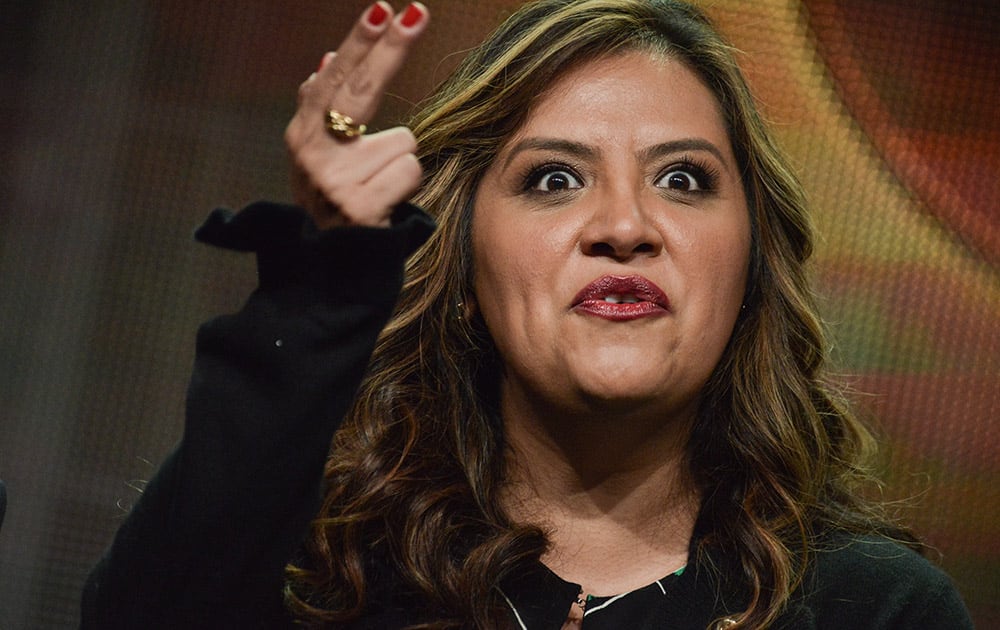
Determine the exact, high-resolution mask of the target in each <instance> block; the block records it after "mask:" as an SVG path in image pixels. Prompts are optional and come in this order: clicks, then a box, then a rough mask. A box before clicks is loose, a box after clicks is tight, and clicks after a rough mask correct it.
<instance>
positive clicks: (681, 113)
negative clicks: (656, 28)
mask: <svg viewBox="0 0 1000 630" xmlns="http://www.w3.org/2000/svg"><path fill="white" fill-rule="evenodd" d="M539 134H542V135H559V136H564V137H573V138H577V139H580V140H585V141H591V142H595V143H602V142H614V141H619V140H629V141H636V140H640V139H642V138H643V137H648V136H650V135H654V136H662V135H669V136H679V137H680V136H683V137H688V136H701V137H705V138H707V139H710V140H712V141H713V142H717V143H719V144H720V145H728V144H729V143H728V134H727V131H726V125H725V121H724V118H723V116H722V111H721V107H720V105H719V102H718V100H717V99H716V98H715V95H714V94H713V93H712V92H711V91H710V90H709V89H708V88H707V87H706V86H705V84H704V83H703V82H702V80H701V79H700V78H699V77H698V75H697V74H695V73H694V72H693V71H691V70H690V69H689V68H688V67H687V66H686V65H685V64H684V63H683V62H681V61H678V60H677V59H675V58H673V57H670V56H666V55H662V54H656V53H649V52H645V51H629V52H623V53H618V54H614V55H610V56H605V57H600V58H597V59H594V60H591V61H587V62H584V63H581V64H579V65H576V66H573V67H571V68H570V69H569V70H568V71H566V72H565V73H564V74H563V75H562V76H560V77H558V78H557V79H556V81H555V82H554V83H553V84H552V85H551V87H549V89H547V90H546V91H545V92H544V93H543V94H541V95H540V96H539V97H538V98H537V99H536V100H535V101H534V103H533V104H532V108H531V111H530V112H529V113H528V116H527V118H526V119H525V121H524V124H523V125H522V126H521V128H520V129H519V130H518V132H516V133H515V134H514V138H512V139H516V138H520V137H525V136H531V135H539Z"/></svg>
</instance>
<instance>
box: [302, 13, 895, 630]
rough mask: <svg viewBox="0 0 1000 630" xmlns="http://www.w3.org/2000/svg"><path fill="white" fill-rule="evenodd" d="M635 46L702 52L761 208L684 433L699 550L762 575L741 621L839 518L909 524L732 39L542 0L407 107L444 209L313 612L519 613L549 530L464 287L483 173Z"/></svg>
mask: <svg viewBox="0 0 1000 630" xmlns="http://www.w3.org/2000/svg"><path fill="white" fill-rule="evenodd" d="M635 50H639V51H648V52H649V53H651V54H656V55H666V56H667V57H669V58H671V59H674V60H677V61H680V62H681V63H684V64H685V65H686V66H687V67H688V68H689V69H690V70H692V71H693V72H694V73H695V74H696V75H697V76H699V77H700V79H701V80H702V81H703V82H704V84H705V85H706V86H707V87H708V88H709V89H710V90H711V91H712V93H713V94H714V95H715V98H716V99H717V100H718V102H719V104H720V108H721V111H722V112H723V116H724V119H725V123H726V125H727V127H728V132H729V139H730V141H731V143H732V148H733V152H734V155H735V157H736V160H737V163H738V165H739V166H740V168H741V171H742V180H743V186H744V188H745V193H746V198H747V201H748V207H749V212H750V215H751V216H750V219H751V230H752V245H751V259H750V273H749V279H748V283H747V289H746V296H745V309H744V311H743V312H742V314H741V316H740V317H739V319H738V321H737V322H736V325H735V327H734V330H733V333H732V337H731V339H730V341H729V344H728V346H727V348H726V350H725V351H724V354H723V356H722V358H721V360H720V361H719V364H718V365H717V366H716V368H715V370H714V372H713V374H712V376H711V378H710V380H709V382H708V384H707V386H706V388H705V391H704V394H703V403H702V406H701V409H700V412H699V415H698V418H697V420H696V423H695V426H694V428H693V431H692V435H691V437H690V441H689V444H688V447H687V456H688V466H689V468H690V470H691V472H692V475H693V478H694V480H695V482H696V483H697V485H698V487H699V489H700V491H701V493H702V497H703V501H702V506H701V512H700V515H699V519H698V525H697V526H696V529H697V532H698V547H697V553H698V554H705V553H710V552H713V557H726V558H731V559H732V561H733V563H732V568H731V569H730V570H729V573H734V572H735V573H736V575H731V576H729V577H728V578H727V579H734V580H736V581H738V582H739V583H740V584H742V585H743V588H744V589H745V590H746V591H747V592H748V593H750V599H749V604H748V606H747V607H746V610H744V611H743V612H742V613H741V614H739V615H737V616H736V617H735V621H736V622H737V626H736V627H741V628H763V627H766V626H767V625H769V623H771V622H773V621H774V619H775V618H776V617H777V616H778V615H779V614H780V613H781V611H782V608H783V606H784V605H785V604H786V603H787V602H788V600H789V597H790V596H791V593H792V592H793V591H794V589H795V588H796V587H797V585H798V584H799V583H800V581H801V579H802V577H803V572H804V571H805V569H806V567H807V566H808V562H809V557H810V553H811V552H814V551H815V550H816V548H817V546H818V544H819V543H818V542H817V541H818V540H819V534H821V533H822V532H824V531H828V530H830V529H831V528H836V529H847V530H850V531H855V532H872V531H879V532H887V533H893V534H896V533H899V532H898V531H897V530H895V529H893V528H892V526H891V525H889V523H888V521H887V519H885V518H884V516H883V514H882V511H881V510H880V508H879V506H878V504H877V503H876V502H869V501H868V500H866V499H865V498H864V493H863V492H862V489H863V488H865V487H866V486H869V485H870V484H871V483H872V481H873V479H872V477H871V475H870V473H869V470H868V468H867V462H868V461H869V459H870V456H871V455H872V454H873V451H874V440H873V439H872V437H871V435H870V434H869V432H868V431H867V430H866V429H865V428H864V427H863V426H862V424H861V423H860V422H858V420H857V419H856V418H855V416H854V415H852V413H851V411H850V410H849V407H848V406H847V405H846V404H845V403H844V402H843V400H842V398H841V396H840V395H839V394H838V390H837V388H836V387H834V386H832V385H830V384H829V383H828V382H827V379H826V378H825V376H824V359H825V356H826V352H827V345H826V342H825V340H824V336H823V332H822V328H821V325H820V322H819V320H818V317H817V315H816V309H815V307H814V305H813V300H812V295H811V292H810V287H809V283H808V281H807V277H806V272H805V263H806V260H807V259H808V258H809V256H810V253H811V250H812V240H811V230H810V223H809V220H808V216H807V213H806V203H805V200H804V195H803V192H802V189H801V186H800V185H799V183H798V181H797V180H796V178H795V176H794V175H793V173H792V172H791V170H790V169H789V167H788V165H787V162H786V160H785V158H784V157H783V156H782V154H781V152H780V151H779V150H778V149H777V148H776V146H775V144H774V142H773V141H772V138H771V136H770V134H769V131H768V129H767V128H766V126H765V125H764V124H763V123H762V121H761V118H760V116H759V114H758V112H757V110H756V107H755V104H754V100H753V97H752V95H751V94H750V91H749V89H748V87H747V85H746V82H745V80H744V78H743V76H742V74H741V72H740V70H739V68H738V66H737V64H736V61H735V58H734V54H733V50H732V49H731V47H730V46H729V45H728V44H726V42H725V41H724V40H723V39H722V38H721V37H720V35H719V34H718V33H717V31H716V30H715V29H714V28H713V27H712V25H711V23H710V22H709V20H708V19H707V18H706V17H705V16H704V15H703V14H702V13H701V12H700V11H699V10H697V9H695V8H693V7H692V6H690V5H688V4H685V3H682V2H677V1H675V0H540V1H538V2H532V3H530V4H527V5H525V6H523V7H522V8H521V9H520V10H518V11H517V12H515V13H514V14H513V15H512V16H511V17H510V18H509V19H507V20H506V21H505V22H504V23H503V25H501V26H500V27H499V29H498V30H497V31H495V32H494V33H493V34H492V35H491V36H490V37H489V38H488V39H487V40H486V41H485V43H483V44H482V45H481V46H479V47H478V48H476V49H475V50H473V51H472V52H471V54H469V55H468V57H467V58H466V59H465V61H464V62H463V63H462V64H461V65H460V67H459V68H458V69H457V70H456V71H455V72H454V73H453V75H452V76H451V77H450V78H449V79H448V80H447V81H446V82H445V83H444V84H443V85H442V86H440V88H439V89H438V90H437V91H436V92H435V94H434V95H433V96H432V97H430V98H429V99H428V101H427V102H426V104H425V105H424V107H423V109H422V111H420V112H419V113H418V114H417V115H416V116H415V117H414V119H413V121H412V123H411V127H412V129H413V130H414V133H415V134H416V136H417V139H418V143H419V147H420V149H419V151H420V155H419V157H420V159H421V162H422V164H423V166H424V169H425V181H424V184H423V186H422V188H421V191H420V193H419V194H418V196H417V197H416V199H415V201H416V202H417V203H419V204H420V205H422V206H423V207H425V208H426V209H427V210H428V212H429V213H431V214H432V215H433V216H434V217H435V218H436V219H437V221H438V224H439V229H438V230H437V232H436V233H435V234H434V235H433V236H432V237H431V239H430V240H429V241H428V242H427V244H426V245H425V246H424V247H423V248H421V249H420V250H419V251H418V252H417V253H416V254H415V255H414V256H413V257H412V258H411V260H410V261H409V263H408V269H407V281H406V283H405V286H404V289H403V292H402V295H401V298H400V301H399V303H398V306H397V310H396V313H395V315H394V317H393V318H392V320H391V322H390V323H389V325H388V327H387V328H386V329H385V331H384V332H383V334H382V336H381V337H380V340H379V342H378V344H377V347H376V349H375V352H374V355H373V357H372V359H371V364H370V368H369V371H368V375H367V377H366V379H365V381H364V382H363V384H362V386H361V389H360V392H359V394H358V396H357V400H356V403H355V405H354V407H353V409H352V410H351V412H350V413H349V415H348V416H347V418H346V420H345V422H344V425H343V427H342V429H341V430H340V431H339V432H338V434H337V436H336V438H335V440H334V445H333V448H332V451H331V453H332V454H331V456H330V459H329V462H328V465H327V468H326V477H327V482H328V487H329V490H328V492H327V494H326V496H325V499H324V501H323V505H322V508H321V511H320V514H319V516H318V518H317V519H316V520H315V521H314V524H313V526H312V529H311V533H310V535H309V537H308V539H307V556H308V557H307V559H306V561H305V562H304V563H303V567H290V568H289V586H288V589H287V591H286V593H287V601H288V603H289V606H290V607H291V609H292V611H293V613H294V614H296V615H297V616H298V617H299V618H300V619H301V620H302V621H303V622H305V623H307V624H313V625H317V626H321V625H336V624H337V623H342V622H349V621H350V620H352V619H357V618H358V617H360V616H361V615H363V614H364V612H365V610H366V608H365V607H366V603H367V602H369V601H371V599H372V597H373V594H375V593H377V592H378V591H379V590H380V589H381V588H383V587H386V585H391V586H392V588H393V589H394V591H397V590H398V591H399V592H405V593H408V594H409V596H410V597H411V601H412V602H414V603H415V604H414V605H415V606H417V609H418V610H420V611H421V613H420V617H421V619H426V620H427V623H425V624H424V625H423V626H422V627H477V628H493V627H504V625H505V624H504V623H503V621H502V620H503V619H505V618H506V617H507V614H508V613H507V611H506V610H505V609H504V607H503V606H502V600H501V599H500V593H499V590H498V585H499V584H500V583H501V582H502V581H503V580H504V579H505V577H507V576H510V575H512V574H515V573H517V572H518V571H520V570H523V568H524V567H525V566H526V565H527V564H528V563H531V562H535V561H537V560H538V559H539V558H540V557H541V555H542V553H543V552H544V551H545V549H546V544H547V543H546V537H545V534H544V532H543V531H542V530H540V529H539V528H538V527H535V526H532V525H531V524H525V523H520V522H518V521H517V519H516V515H512V514H508V513H506V512H505V511H504V509H503V507H502V505H501V501H500V500H499V496H500V491H501V488H502V487H503V485H504V480H505V465H504V460H505V457H504V455H505V443H504V434H503V424H502V420H501V418H500V417H499V414H498V412H497V409H498V401H497V392H498V384H499V379H500V372H501V366H500V365H499V359H498V358H497V353H496V350H495V348H494V346H493V343H492V341H491V339H490V335H489V332H488V331H487V330H486V328H485V326H484V325H483V322H482V320H481V319H480V318H479V317H478V316H476V315H475V314H474V312H472V311H470V310H469V309H467V308H465V307H464V306H463V304H469V303H470V301H471V300H474V295H473V293H472V286H473V285H472V279H473V269H472V260H473V257H472V251H471V226H472V211H473V206H474V201H475V197H476V192H477V188H478V186H479V182H480V180H481V178H482V176H483V174H484V172H485V171H486V169H487V168H488V167H489V165H490V164H491V163H492V161H493V160H494V158H495V156H496V155H497V153H498V152H499V151H500V149H501V147H502V146H503V144H504V142H505V140H506V139H507V138H510V137H511V135H512V134H513V133H514V132H515V131H516V130H517V129H518V128H519V127H520V125H521V124H522V123H523V122H524V120H525V118H526V117H527V116H528V115H529V112H530V111H531V108H532V103H533V102H534V101H535V99H537V98H538V97H539V95H541V94H544V93H545V92H546V89H547V88H548V87H549V86H551V85H552V84H553V83H554V82H555V81H556V80H558V78H559V77H560V76H561V75H562V74H564V73H565V72H566V70H567V69H569V68H570V67H575V66H578V65H579V64H582V63H586V62H587V61H589V60H593V59H596V58H598V57H602V56H607V55H613V54H616V53H620V52H624V51H635ZM692 561H694V559H692ZM727 566H728V565H727ZM305 567H308V568H305ZM387 572H388V573H390V574H391V575H388V576H387V575H386V573H387Z"/></svg>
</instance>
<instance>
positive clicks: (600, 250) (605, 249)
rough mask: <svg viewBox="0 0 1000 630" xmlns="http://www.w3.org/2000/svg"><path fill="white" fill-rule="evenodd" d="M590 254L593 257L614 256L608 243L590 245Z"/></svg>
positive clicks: (612, 248) (613, 250)
mask: <svg viewBox="0 0 1000 630" xmlns="http://www.w3.org/2000/svg"><path fill="white" fill-rule="evenodd" d="M590 253H591V255H593V256H614V255H615V248H614V247H612V245H611V244H610V243H602V242H599V243H592V244H591V245H590Z"/></svg>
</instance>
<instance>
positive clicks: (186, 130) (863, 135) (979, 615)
mask: <svg viewBox="0 0 1000 630" xmlns="http://www.w3.org/2000/svg"><path fill="white" fill-rule="evenodd" d="M427 4H428V5H429V6H430V8H431V11H432V13H433V18H432V19H433V23H432V25H431V28H430V31H429V32H428V34H427V36H426V38H425V39H424V41H422V42H421V44H420V45H419V48H418V50H417V51H416V53H415V54H414V57H413V59H411V61H410V62H409V64H408V65H407V66H406V67H405V68H404V70H403V73H402V75H401V77H400V79H399V80H398V81H397V83H396V84H395V87H394V94H393V96H392V97H390V98H389V99H388V102H387V104H386V106H385V108H384V112H383V115H382V117H381V121H382V124H387V121H393V120H398V119H399V118H400V117H401V116H403V115H404V114H405V113H406V112H407V111H409V109H410V106H411V104H412V103H413V102H415V101H417V100H419V99H420V98H421V97H422V96H424V95H425V94H426V93H427V92H428V91H429V90H430V88H431V87H432V86H433V85H434V84H435V83H436V82H437V81H438V80H440V79H441V78H443V77H444V76H445V74H446V72H447V70H448V69H449V68H450V67H452V66H453V65H454V63H455V62H456V61H457V59H458V57H459V56H460V55H461V51H463V50H465V49H467V48H468V47H470V46H471V45H473V44H474V43H475V42H477V41H478V40H479V39H480V38H481V37H482V36H483V35H484V34H485V33H486V32H487V30H488V29H489V28H491V27H492V26H493V25H495V24H496V23H497V22H498V20H499V19H500V18H501V17H502V16H503V15H505V14H507V13H508V12H509V10H510V9H511V7H513V6H514V5H516V4H517V3H516V2H513V1H512V0H492V1H488V2H487V1H481V2H467V1H464V0H428V1H427ZM702 4H703V5H704V6H705V7H706V8H707V9H708V11H709V12H710V13H711V14H712V15H713V16H714V17H715V18H716V19H717V21H718V23H719V24H720V26H721V27H722V28H723V30H724V31H725V32H727V33H728V34H729V36H730V37H731V39H732V40H733V41H734V43H735V44H736V45H737V46H738V47H739V48H741V49H742V50H743V51H744V52H745V54H741V60H742V61H743V63H744V66H745V69H746V71H747V73H748V76H749V77H750V79H751V82H752V83H753V85H754V87H755V90H756V92H757V94H758V96H759V98H760V100H761V105H762V107H763V109H764V111H765V112H766V113H767V115H768V117H769V118H770V119H771V120H772V121H773V122H774V124H775V127H776V129H777V131H778V135H779V137H780V139H781V141H782V143H783V144H784V145H785V146H786V147H787V149H788V151H789V153H790V154H791V157H792V161H793V163H794V164H795V165H796V167H797V168H798V169H799V171H800V173H801V176H802V178H803V180H804V182H805V184H806V186H807V188H808V191H809V194H810V197H811V200H812V202H813V205H814V208H815V213H816V222H817V225H818V227H819V229H820V232H821V234H822V238H821V240H820V242H819V244H818V251H817V255H816V262H815V269H814V271H815V274H816V278H817V281H818V288H819V290H820V293H821V296H822V304H823V309H824V315H825V316H826V318H827V320H828V321H829V323H830V326H831V329H832V332H833V334H834V337H835V339H836V343H837V349H836V356H837V359H838V362H839V365H840V368H841V370H842V371H843V373H844V374H845V378H846V379H847V380H848V382H849V383H850V384H851V385H852V387H853V388H854V389H855V390H856V391H857V392H858V394H857V398H858V401H859V404H860V405H861V406H862V409H863V410H864V411H865V412H866V413H867V414H868V415H870V416H871V417H872V419H873V422H875V423H876V425H877V427H878V430H879V432H880V434H881V435H883V436H884V443H885V446H886V449H885V459H884V463H885V469H886V475H887V479H888V483H887V486H886V490H885V492H886V497H887V498H889V499H892V500H905V505H902V506H901V514H902V516H903V518H904V519H905V520H906V521H907V522H909V523H910V524H912V525H913V526H915V527H916V528H917V529H918V531H919V532H920V533H921V534H922V535H924V537H925V538H926V539H927V541H928V542H929V543H930V544H931V545H933V546H934V547H935V549H936V550H937V551H936V552H933V553H932V557H933V558H934V559H935V561H938V562H939V563H940V564H941V565H942V566H944V567H945V568H946V570H948V571H949V572H950V573H951V574H952V575H953V576H954V577H955V579H956V581H957V582H958V585H959V588H960V590H961V591H962V593H963V595H964V596H965V598H966V600H967V602H968V603H969V605H970V608H972V610H973V613H974V615H975V618H976V621H977V623H978V625H979V627H982V628H987V627H994V626H997V625H998V624H1000V607H998V604H997V600H998V598H1000V597H998V596H1000V586H998V585H1000V542H998V541H1000V537H998V533H1000V527H998V525H997V523H998V521H1000V475H998V471H1000V461H998V459H1000V458H998V457H997V455H998V450H1000V449H998V434H1000V420H998V416H1000V414H998V411H1000V359H998V355H1000V339H998V337H1000V335H998V320H1000V318H998V316H1000V270H998V263H1000V210H998V205H1000V178H998V177H997V173H998V172H1000V124H998V120H997V118H998V115H1000V90H998V89H997V87H996V86H997V85H1000V71H998V65H1000V45H998V42H997V36H996V33H997V32H1000V19H998V13H1000V12H998V10H997V9H996V8H995V7H993V6H992V5H993V4H994V3H992V2H989V1H987V0H979V1H974V2H964V3H953V2H945V1H944V0H917V1H914V0H907V1H906V2H903V1H902V0H888V1H884V2H866V1H863V0H804V1H802V2H801V3H800V2H796V1H794V0H793V1H789V2H785V1H781V0H768V1H764V2H752V3H750V2H737V1H735V0H728V1H727V0H712V1H708V2H704V3H702ZM958 5H960V6H958ZM364 6H365V3H364V2H358V1H355V0H343V1H336V0H327V1H323V2H320V1H318V0H304V1H301V2H295V3H286V2H278V1H276V0H270V1H268V0H217V1H215V2H201V1H195V0H162V1H159V2H139V1H136V2H128V3H125V2H115V1H108V0H94V1H92V2H88V3H74V2H60V1H56V0H46V1H38V2H31V3H29V2H16V3H10V2H6V3H3V5H2V7H0V8H2V15H3V18H2V27H0V28H2V30H3V32H0V164H2V168H0V478H2V479H4V480H5V481H6V482H7V485H8V491H9V506H8V511H7V518H6V522H5V523H4V525H3V529H2V530H0V628H3V629H7V628H11V629H14V628H70V627H73V626H75V625H76V623H77V609H78V600H79V592H80V588H81V585H82V582H83V579H84V576H85V575H86V573H87V570H88V568H89V567H90V566H91V565H92V564H93V563H94V561H95V560H96V559H97V557H98V556H99V554H100V553H101V550H102V549H103V548H104V547H105V545H107V544H108V542H109V541H110V539H111V536H112V534H113V532H114V530H115V528H116V527H117V525H118V523H119V522H120V521H121V519H122V518H123V515H124V513H125V510H127V508H128V506H129V505H130V503H131V502H132V501H133V500H134V499H135V497H136V496H137V493H138V491H139V490H140V489H141V486H142V480H143V479H147V478H148V477H149V476H150V475H151V474H152V473H153V471H154V470H155V467H156V465H157V464H158V463H159V462H160V461H161V460H162V458H163V457H164V456H165V455H166V453H167V452H169V450H170V448H171V447H172V445H173V444H174V442H175V441H176V440H177V438H178V437H179V435H180V429H181V422H182V418H181V412H182V406H183V392H184V388H185V385H186V379H187V372H188V369H189V367H190V363H191V360H192V342H193V334H194V330H195V328H196V326H197V324H198V323H199V322H201V321H202V320H204V319H206V318H208V317H210V316H212V315H213V314H216V313H219V312H224V311H231V310H234V309H236V308H238V306H239V304H240V302H241V301H242V299H243V296H244V295H245V294H246V292H247V291H248V290H250V289H251V288H252V286H253V267H252V261H251V260H249V259H247V258H245V257H240V256H237V255H233V254H227V253H223V252H217V251H210V250H208V249H207V248H204V247H200V246H196V245H194V244H193V243H192V242H191V238H190V234H191V231H192V229H193V228H194V227H195V226H196V225H197V224H198V223H199V222H200V220H201V218H202V217H203V216H204V215H205V214H206V213H207V211H208V210H210V209H211V208H213V207H215V206H216V205H228V206H237V207H238V206H241V205H242V204H244V203H246V202H249V201H251V200H254V199H258V198H271V199H277V200H287V198H288V193H287V186H286V171H285V165H284V149H283V146H282V143H281V134H282V131H283V129H284V125H285V122H286V121H287V119H288V118H289V117H290V116H291V114H292V111H293V106H294V100H295V89H296V87H297V85H298V83H299V82H300V81H301V80H303V79H304V78H305V77H306V76H308V74H309V73H310V72H311V71H312V70H313V69H314V68H315V66H316V64H317V63H318V62H319V59H320V57H321V55H322V53H323V51H325V50H328V49H332V48H335V47H336V43H337V42H338V41H339V40H340V38H341V37H342V35H343V34H344V32H345V31H346V29H347V27H348V24H349V20H350V19H353V16H354V15H356V14H358V13H359V12H360V11H361V10H362V9H363V8H364ZM396 6H397V9H400V8H402V7H401V5H400V4H399V3H398V2H397V4H396ZM581 124H586V120H585V118H581Z"/></svg>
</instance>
